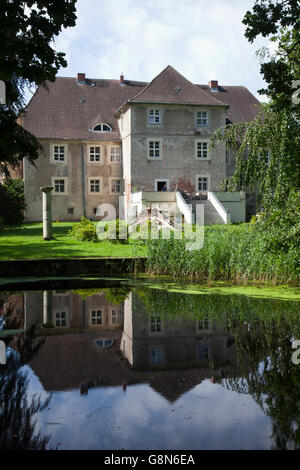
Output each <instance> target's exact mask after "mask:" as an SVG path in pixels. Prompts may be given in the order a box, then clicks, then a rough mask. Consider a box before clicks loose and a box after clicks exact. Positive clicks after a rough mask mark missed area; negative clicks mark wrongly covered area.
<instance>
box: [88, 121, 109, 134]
mask: <svg viewBox="0 0 300 470" xmlns="http://www.w3.org/2000/svg"><path fill="white" fill-rule="evenodd" d="M93 131H96V132H112V128H111V127H110V126H109V125H108V124H105V123H103V122H101V124H97V126H95V127H94V128H93Z"/></svg>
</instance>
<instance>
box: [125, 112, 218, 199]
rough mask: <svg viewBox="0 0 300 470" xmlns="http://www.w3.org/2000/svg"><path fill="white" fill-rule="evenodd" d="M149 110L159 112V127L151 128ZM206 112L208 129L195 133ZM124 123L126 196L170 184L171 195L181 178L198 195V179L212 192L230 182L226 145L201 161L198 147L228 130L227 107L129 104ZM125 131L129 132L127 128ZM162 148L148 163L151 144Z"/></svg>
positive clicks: (156, 125)
mask: <svg viewBox="0 0 300 470" xmlns="http://www.w3.org/2000/svg"><path fill="white" fill-rule="evenodd" d="M151 109H156V110H160V119H161V123H160V124H150V123H149V112H150V110H151ZM198 111H200V112H201V111H206V112H208V115H209V123H208V125H207V126H203V127H199V126H198V127H197V125H196V118H195V116H196V113H197V112H198ZM121 119H123V126H124V127H123V131H121V135H122V138H123V142H124V143H125V142H126V144H125V145H123V162H124V180H125V188H126V191H128V192H130V190H133V189H138V190H141V189H143V190H145V191H157V190H158V187H157V183H158V182H162V181H164V180H165V181H166V182H167V186H168V189H173V190H174V188H175V186H176V183H177V182H178V178H180V177H185V178H186V179H187V180H189V181H190V183H191V184H192V186H193V187H194V188H195V191H196V192H197V191H198V179H197V178H198V176H204V177H207V179H208V185H209V187H210V188H211V189H212V190H216V189H218V188H219V184H220V183H221V181H222V180H223V179H224V178H226V153H225V146H224V144H219V145H218V146H217V147H216V148H215V149H214V150H213V151H211V152H209V155H208V157H207V158H198V157H197V144H198V142H207V144H208V145H209V139H210V137H211V135H212V133H213V132H214V131H215V130H216V129H218V128H219V127H221V126H222V125H224V124H225V107H224V108H222V107H216V108H213V107H211V108H209V107H205V108H204V107H199V106H194V107H192V106H184V105H158V106H157V105H154V106H150V105H146V104H131V108H130V110H127V111H126V112H125V113H124V115H123V116H122V117H120V119H119V124H120V121H121ZM125 125H126V128H125ZM152 141H154V142H159V143H160V157H159V158H155V159H154V158H153V159H151V158H149V142H152Z"/></svg>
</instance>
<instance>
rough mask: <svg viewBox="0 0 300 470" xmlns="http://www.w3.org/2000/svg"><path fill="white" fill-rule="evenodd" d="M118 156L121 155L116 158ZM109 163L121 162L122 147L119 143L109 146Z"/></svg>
mask: <svg viewBox="0 0 300 470" xmlns="http://www.w3.org/2000/svg"><path fill="white" fill-rule="evenodd" d="M112 157H113V159H112ZM116 157H119V159H118V160H116ZM109 163H121V147H120V146H119V145H114V146H111V147H110V148H109Z"/></svg>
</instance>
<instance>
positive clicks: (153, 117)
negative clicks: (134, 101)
mask: <svg viewBox="0 0 300 470" xmlns="http://www.w3.org/2000/svg"><path fill="white" fill-rule="evenodd" d="M148 122H149V124H160V109H149V114H148Z"/></svg>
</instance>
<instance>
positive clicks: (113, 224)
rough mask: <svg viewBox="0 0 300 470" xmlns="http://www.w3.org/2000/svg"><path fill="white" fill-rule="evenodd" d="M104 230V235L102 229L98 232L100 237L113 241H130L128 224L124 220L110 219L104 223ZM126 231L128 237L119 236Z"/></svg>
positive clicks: (125, 242) (123, 242)
mask: <svg viewBox="0 0 300 470" xmlns="http://www.w3.org/2000/svg"><path fill="white" fill-rule="evenodd" d="M100 223H101V222H100ZM103 230H104V237H102V236H101V235H102V233H103V232H102V230H101V231H100V230H99V231H98V232H97V233H98V238H99V239H101V238H102V239H108V240H109V241H111V242H112V243H121V244H127V243H128V225H127V224H126V222H125V221H124V220H119V219H117V220H115V221H113V220H112V221H109V222H107V223H106V224H105V225H104V228H103ZM124 232H125V233H126V234H127V238H119V237H120V235H121V236H123V234H124Z"/></svg>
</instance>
